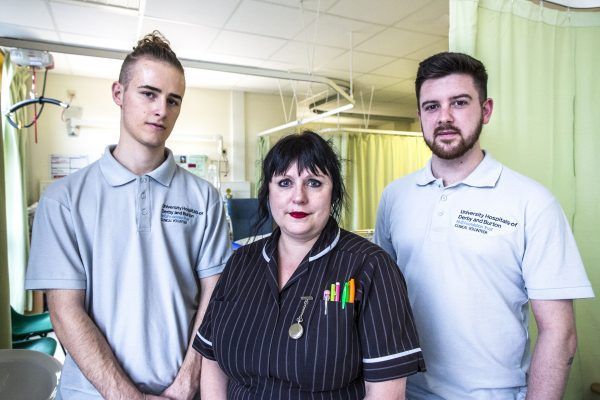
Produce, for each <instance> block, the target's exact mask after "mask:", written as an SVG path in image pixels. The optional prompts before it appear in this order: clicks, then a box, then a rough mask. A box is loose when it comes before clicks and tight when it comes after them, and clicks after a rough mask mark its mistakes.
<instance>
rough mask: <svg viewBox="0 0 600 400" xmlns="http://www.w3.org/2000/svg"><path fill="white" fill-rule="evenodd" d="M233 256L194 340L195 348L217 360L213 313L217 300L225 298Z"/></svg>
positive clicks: (203, 354)
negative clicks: (214, 344) (214, 345)
mask: <svg viewBox="0 0 600 400" xmlns="http://www.w3.org/2000/svg"><path fill="white" fill-rule="evenodd" d="M232 258H233V257H231V258H230V259H229V261H228V262H227V265H226V266H225V269H224V270H223V273H222V274H221V276H220V277H219V281H218V282H217V284H216V286H215V289H214V290H213V293H212V296H211V298H210V302H209V303H208V306H207V307H206V312H205V313H204V318H203V319H202V323H201V324H200V328H198V331H197V332H196V336H195V337H194V341H193V342H192V346H193V347H194V349H195V350H196V351H197V352H198V353H200V354H202V356H203V357H206V358H208V359H210V360H213V361H214V360H215V353H214V349H213V339H212V338H213V329H214V328H213V326H214V325H213V324H214V323H215V321H214V320H213V314H214V309H215V304H216V302H217V301H219V300H220V299H222V298H223V294H224V292H225V287H226V285H227V280H228V277H229V271H230V270H231V260H232Z"/></svg>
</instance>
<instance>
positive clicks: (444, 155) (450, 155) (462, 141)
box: [425, 116, 483, 160]
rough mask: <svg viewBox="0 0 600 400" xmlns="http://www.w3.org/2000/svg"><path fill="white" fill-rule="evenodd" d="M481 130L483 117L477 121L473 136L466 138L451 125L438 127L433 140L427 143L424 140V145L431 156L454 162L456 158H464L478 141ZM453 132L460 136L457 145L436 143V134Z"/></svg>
mask: <svg viewBox="0 0 600 400" xmlns="http://www.w3.org/2000/svg"><path fill="white" fill-rule="evenodd" d="M482 129H483V116H482V117H481V119H480V120H479V123H478V124H477V126H476V127H475V129H474V131H473V134H472V135H470V136H468V137H466V138H465V136H464V135H463V133H462V131H461V130H460V129H458V128H457V127H455V126H454V125H452V124H444V125H440V126H438V127H437V128H435V130H434V131H433V140H431V141H429V140H427V139H425V144H427V147H429V149H430V150H431V152H432V153H433V154H435V155H436V156H437V157H439V158H441V159H444V160H454V159H456V158H460V157H462V156H464V155H465V154H466V153H467V152H468V151H469V150H471V149H472V148H473V146H475V143H477V141H478V140H479V135H481V130H482ZM447 130H453V131H456V133H458V134H459V135H460V137H459V141H458V143H456V144H454V145H452V146H449V145H445V144H444V143H441V142H439V141H436V138H437V135H438V132H440V131H447Z"/></svg>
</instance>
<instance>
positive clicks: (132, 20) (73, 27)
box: [50, 2, 138, 47]
mask: <svg viewBox="0 0 600 400" xmlns="http://www.w3.org/2000/svg"><path fill="white" fill-rule="evenodd" d="M50 7H51V8H52V14H53V15H54V19H55V21H56V26H57V28H58V30H59V31H60V32H61V37H62V38H63V40H64V37H63V36H62V32H65V33H70V34H74V35H83V36H88V37H91V36H93V37H96V38H104V39H115V40H120V41H128V42H129V41H134V40H135V38H136V36H137V23H138V19H137V17H134V16H133V15H126V14H123V13H120V12H110V11H107V10H106V7H102V6H98V7H96V6H89V5H84V6H79V5H75V4H72V3H57V2H53V3H50ZM109 27H110V28H109ZM109 45H110V44H109V43H107V42H106V41H105V44H104V46H103V47H108V46H109Z"/></svg>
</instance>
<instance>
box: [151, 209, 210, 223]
mask: <svg viewBox="0 0 600 400" xmlns="http://www.w3.org/2000/svg"><path fill="white" fill-rule="evenodd" d="M203 214H204V211H198V210H195V209H193V208H189V207H185V206H173V205H170V204H163V206H162V209H161V213H160V220H161V221H162V222H172V223H177V224H186V225H187V224H188V223H190V222H192V221H193V220H194V219H195V218H196V217H197V216H198V215H203Z"/></svg>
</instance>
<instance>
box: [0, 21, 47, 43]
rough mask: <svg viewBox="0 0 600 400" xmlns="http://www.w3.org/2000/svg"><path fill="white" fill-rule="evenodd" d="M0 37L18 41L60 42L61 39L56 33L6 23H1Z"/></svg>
mask: <svg viewBox="0 0 600 400" xmlns="http://www.w3.org/2000/svg"><path fill="white" fill-rule="evenodd" d="M0 36H4V37H12V38H18V39H30V40H46V41H50V42H58V41H59V37H58V35H57V34H56V32H55V31H52V30H46V29H38V28H34V27H31V26H19V25H12V24H5V23H0Z"/></svg>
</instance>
